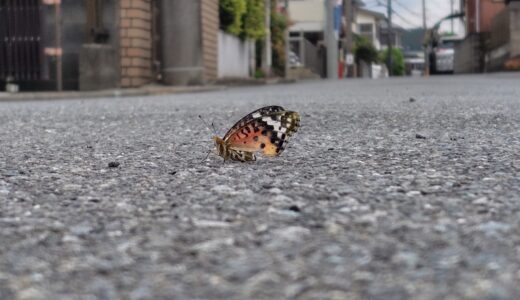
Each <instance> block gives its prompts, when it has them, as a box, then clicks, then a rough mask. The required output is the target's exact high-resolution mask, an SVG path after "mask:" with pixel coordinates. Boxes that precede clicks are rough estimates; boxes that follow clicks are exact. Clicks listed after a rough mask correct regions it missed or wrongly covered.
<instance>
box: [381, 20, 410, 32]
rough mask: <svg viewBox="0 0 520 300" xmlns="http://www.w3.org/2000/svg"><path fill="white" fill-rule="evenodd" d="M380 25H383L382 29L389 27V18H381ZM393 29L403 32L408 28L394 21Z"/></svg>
mask: <svg viewBox="0 0 520 300" xmlns="http://www.w3.org/2000/svg"><path fill="white" fill-rule="evenodd" d="M379 25H380V26H381V30H386V29H387V28H388V20H387V19H386V18H385V19H383V20H381V22H380V23H379ZM392 30H393V31H402V32H405V31H406V29H404V28H403V27H401V26H399V25H397V24H395V23H392Z"/></svg>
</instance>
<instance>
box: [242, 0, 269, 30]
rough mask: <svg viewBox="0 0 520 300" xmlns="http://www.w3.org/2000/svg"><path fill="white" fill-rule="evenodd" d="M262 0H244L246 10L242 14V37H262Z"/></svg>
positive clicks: (263, 12) (263, 18) (263, 23)
mask: <svg viewBox="0 0 520 300" xmlns="http://www.w3.org/2000/svg"><path fill="white" fill-rule="evenodd" d="M264 9H265V8H264V0H246V12H245V13H244V15H243V20H242V24H243V29H242V35H243V37H246V38H250V39H255V40H258V39H263V38H264V37H265V11H264Z"/></svg>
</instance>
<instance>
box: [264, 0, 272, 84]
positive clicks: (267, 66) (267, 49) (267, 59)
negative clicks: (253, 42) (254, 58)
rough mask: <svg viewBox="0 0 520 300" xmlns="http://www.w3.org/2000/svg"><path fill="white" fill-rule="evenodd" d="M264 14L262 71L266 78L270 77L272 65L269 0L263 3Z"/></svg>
mask: <svg viewBox="0 0 520 300" xmlns="http://www.w3.org/2000/svg"><path fill="white" fill-rule="evenodd" d="M264 13H265V19H264V22H265V40H264V55H263V56H264V58H263V60H262V61H263V69H264V74H265V76H266V77H270V76H271V65H272V47H271V0H265V1H264Z"/></svg>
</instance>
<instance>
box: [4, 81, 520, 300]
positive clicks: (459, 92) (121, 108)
mask: <svg viewBox="0 0 520 300" xmlns="http://www.w3.org/2000/svg"><path fill="white" fill-rule="evenodd" d="M519 79H520V77H519V76H518V75H517V74H495V75H486V76H443V77H431V78H428V79H423V78H405V79H391V80H351V81H341V82H340V81H336V82H327V81H314V82H303V83H297V84H290V85H277V86H261V87H250V88H235V89H230V90H225V91H216V92H208V93H197V94H182V95H180V94H177V95H162V96H152V97H141V98H139V97H136V98H121V99H96V100H92V99H90V100H81V99H80V100H70V101H39V102H5V103H0V146H1V149H0V299H381V300H382V299H385V300H386V299H520V286H519V285H518V282H519V281H520V271H519V270H520V218H519V216H520V179H519V176H520V154H519V149H520V85H519V83H520V80H519ZM410 99H414V101H411V100H410ZM264 105H282V106H284V107H286V108H287V109H290V110H295V111H298V112H300V114H301V125H302V126H301V128H300V130H299V132H298V133H296V134H295V135H294V136H293V137H292V138H291V140H290V141H289V144H288V146H287V147H286V150H285V152H284V153H283V154H282V155H281V156H280V157H278V158H274V159H268V158H260V159H259V160H258V161H256V162H254V163H238V162H227V163H222V160H221V158H220V157H218V156H216V155H215V154H213V155H210V156H209V158H208V159H207V160H205V161H202V159H203V158H204V157H205V155H206V153H207V152H208V151H209V150H210V149H211V148H213V147H214V146H213V144H212V140H211V136H212V132H211V131H210V130H208V129H207V128H206V127H205V126H204V125H203V124H202V123H201V122H200V120H199V119H198V118H197V116H198V115H199V114H202V115H203V116H204V117H205V118H206V119H207V120H209V121H213V122H214V123H215V125H216V127H217V128H218V129H219V131H220V132H219V133H220V134H221V135H223V134H224V133H225V132H226V131H227V129H229V127H230V126H231V125H233V123H234V122H235V121H236V120H238V119H239V118H241V117H242V116H243V115H245V114H247V113H248V112H250V111H252V110H254V109H256V108H259V107H261V106H264Z"/></svg>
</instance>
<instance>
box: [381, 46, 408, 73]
mask: <svg viewBox="0 0 520 300" xmlns="http://www.w3.org/2000/svg"><path fill="white" fill-rule="evenodd" d="M381 60H382V61H384V62H385V64H386V66H387V67H388V69H390V67H389V66H388V49H386V50H384V51H383V52H381ZM392 66H393V68H392V75H393V76H403V75H404V74H405V65H404V55H403V51H401V49H397V48H392Z"/></svg>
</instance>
